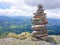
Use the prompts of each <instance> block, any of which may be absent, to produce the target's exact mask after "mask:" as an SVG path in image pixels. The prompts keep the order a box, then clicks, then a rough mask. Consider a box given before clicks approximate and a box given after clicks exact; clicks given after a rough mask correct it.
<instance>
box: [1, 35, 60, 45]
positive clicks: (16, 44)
mask: <svg viewBox="0 0 60 45" xmlns="http://www.w3.org/2000/svg"><path fill="white" fill-rule="evenodd" d="M50 37H53V38H54V39H55V40H56V42H57V45H60V36H53V35H52V36H50ZM0 45H56V44H52V43H49V42H46V41H41V40H40V41H31V40H30V41H28V40H20V39H16V38H12V37H5V38H2V39H0Z"/></svg>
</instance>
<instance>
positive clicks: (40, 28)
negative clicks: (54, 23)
mask: <svg viewBox="0 0 60 45" xmlns="http://www.w3.org/2000/svg"><path fill="white" fill-rule="evenodd" d="M47 23H48V21H47V18H46V13H44V9H43V6H42V5H40V4H39V5H38V9H37V12H36V13H34V16H33V18H32V24H33V25H32V29H33V30H34V31H33V32H32V36H33V37H35V38H37V39H42V40H45V39H46V38H47V37H48V34H47V28H46V24H47Z"/></svg>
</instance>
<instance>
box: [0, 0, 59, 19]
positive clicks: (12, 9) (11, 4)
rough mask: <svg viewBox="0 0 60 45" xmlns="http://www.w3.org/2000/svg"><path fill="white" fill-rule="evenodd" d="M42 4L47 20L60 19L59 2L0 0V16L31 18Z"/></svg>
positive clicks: (47, 0) (46, 0) (57, 0)
mask: <svg viewBox="0 0 60 45" xmlns="http://www.w3.org/2000/svg"><path fill="white" fill-rule="evenodd" d="M38 4H42V5H43V7H44V8H45V13H47V17H48V18H60V0H0V15H6V16H32V15H33V13H34V12H35V11H36V10H37V5H38Z"/></svg>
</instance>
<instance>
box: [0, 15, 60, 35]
mask: <svg viewBox="0 0 60 45" xmlns="http://www.w3.org/2000/svg"><path fill="white" fill-rule="evenodd" d="M31 18H32V17H29V16H15V17H8V16H0V35H1V34H3V33H5V32H6V33H9V32H15V33H17V34H19V33H21V32H25V31H27V32H32V31H33V30H32V29H31V25H32V23H31ZM47 28H48V34H49V35H60V19H53V18H48V24H47Z"/></svg>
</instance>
